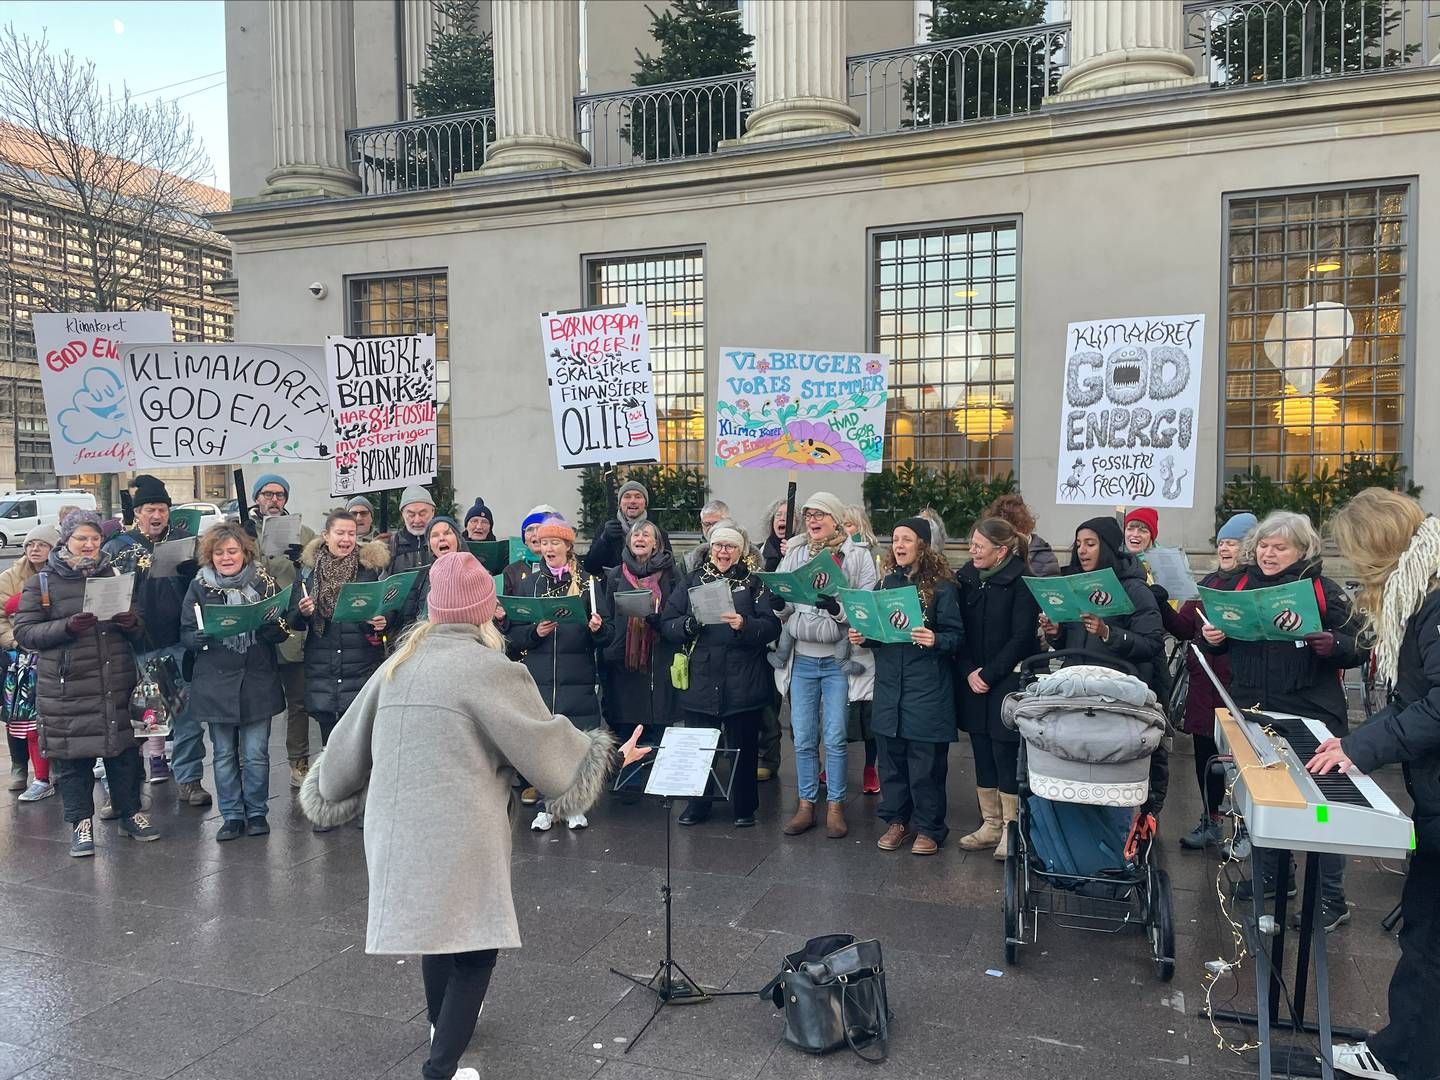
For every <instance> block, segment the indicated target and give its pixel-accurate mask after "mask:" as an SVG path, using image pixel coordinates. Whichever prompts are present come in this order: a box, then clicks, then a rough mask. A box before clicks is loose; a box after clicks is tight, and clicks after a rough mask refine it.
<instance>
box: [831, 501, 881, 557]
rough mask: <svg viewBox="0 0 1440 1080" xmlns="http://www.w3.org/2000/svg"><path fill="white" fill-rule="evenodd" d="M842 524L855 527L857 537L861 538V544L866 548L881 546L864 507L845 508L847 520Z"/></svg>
mask: <svg viewBox="0 0 1440 1080" xmlns="http://www.w3.org/2000/svg"><path fill="white" fill-rule="evenodd" d="M840 524H841V525H854V526H855V535H857V536H858V537H859V538H860V542H861V543H863V544H864V545H865V546H866V547H868V548H874V547H878V546H879V543H880V542H879V540H877V539H876V537H875V526H874V525H872V524H870V515H869V514H867V513H866V512H865V508H864V507H863V506H847V507H845V520H844V521H842V522H841V523H840Z"/></svg>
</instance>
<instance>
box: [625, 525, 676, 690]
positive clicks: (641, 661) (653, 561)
mask: <svg viewBox="0 0 1440 1080" xmlns="http://www.w3.org/2000/svg"><path fill="white" fill-rule="evenodd" d="M620 558H621V566H620V574H621V576H622V577H623V578H624V579H625V581H626V582H628V583H629V585H630V586H631V588H635V589H645V590H646V591H647V592H649V593H650V595H651V597H653V598H654V600H655V610H656V611H659V610H660V604H661V601H663V600H664V596H663V595H662V593H663V590H662V589H661V587H660V578H661V576H662V575H663V574H664V572H665V571H666V570H669V569H673V568H674V566H675V557H674V556H673V555H671V554H670V552H668V551H657V552H655V553H654V554H653V555H651V556H649V557H648V558H647V559H645V561H643V562H641V561H640V560H638V559H637V558H635V555H634V554H633V553H632V552H631V551H630V548H629V546H628V545H627V546H626V548H625V550H624V551H623V552H621V555H620ZM626 623H627V624H628V625H627V626H626V627H625V670H626V671H648V670H649V668H650V651H651V649H652V647H653V646H654V644H655V638H656V633H655V630H654V629H653V628H652V627H651V626H650V624H649V623H647V622H646V621H645V620H644V619H637V618H634V617H631V618H629V619H627V620H626Z"/></svg>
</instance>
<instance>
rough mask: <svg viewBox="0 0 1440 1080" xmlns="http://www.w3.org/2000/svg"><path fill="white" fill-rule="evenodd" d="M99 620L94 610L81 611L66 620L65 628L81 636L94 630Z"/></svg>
mask: <svg viewBox="0 0 1440 1080" xmlns="http://www.w3.org/2000/svg"><path fill="white" fill-rule="evenodd" d="M98 621H99V620H97V619H96V618H95V616H94V614H93V613H92V612H89V611H81V612H77V613H76V614H74V615H71V616H70V618H68V619H66V620H65V629H66V631H67V632H68V633H70V634H73V635H75V636H79V635H80V634H84V633H88V632H89V631H91V630H94V629H95V623H96V622H98Z"/></svg>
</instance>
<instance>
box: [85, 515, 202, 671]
mask: <svg viewBox="0 0 1440 1080" xmlns="http://www.w3.org/2000/svg"><path fill="white" fill-rule="evenodd" d="M189 536H190V530H189V529H187V528H186V527H185V524H184V522H181V521H176V522H174V523H172V524H171V525H170V527H169V528H167V529H166V530H165V532H164V533H163V534H161V536H160V539H158V540H151V539H149V538H148V537H146V536H145V535H144V534H143V533H141V532H140V527H139V526H138V525H132V526H131V527H130V528H128V529H122V530H121V531H120V532H118V533H116V534H115V535H114V536H112V537H111V538H110V539H109V540H108V541H107V542H106V544H105V547H104V548H103V549H102V550H103V551H104V552H105V554H106V555H108V556H109V557H110V564H111V565H112V566H114V567H115V569H116V571H117V572H119V573H121V574H134V575H135V607H136V609H137V610H138V611H139V612H140V617H141V618H142V619H144V620H145V638H144V640H143V641H141V643H140V645H139V646H137V647H138V648H139V649H141V650H142V651H144V652H148V651H150V650H152V649H163V648H165V647H167V646H169V645H174V644H175V643H177V642H178V641H179V640H180V615H181V605H182V603H183V601H184V599H185V590H186V588H187V587H188V586H189V584H190V577H188V576H180V575H177V576H176V577H166V578H152V577H151V576H150V569H149V567H150V557H151V555H152V554H153V553H154V551H155V547H156V545H157V544H163V543H165V542H166V541H169V540H184V539H186V538H187V537H189ZM194 572H195V571H194V569H193V568H191V570H190V574H191V576H193V575H194Z"/></svg>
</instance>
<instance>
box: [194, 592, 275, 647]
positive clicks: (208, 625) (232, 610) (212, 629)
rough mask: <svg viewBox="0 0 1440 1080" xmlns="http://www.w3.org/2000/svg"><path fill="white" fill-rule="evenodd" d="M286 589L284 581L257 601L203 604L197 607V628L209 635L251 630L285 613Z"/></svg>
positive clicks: (235, 633)
mask: <svg viewBox="0 0 1440 1080" xmlns="http://www.w3.org/2000/svg"><path fill="white" fill-rule="evenodd" d="M290 589H291V586H289V585H286V586H285V588H283V589H281V590H280V591H279V592H278V593H276V594H275V595H274V596H272V597H270V599H268V600H261V601H260V602H259V603H258V604H206V605H205V606H204V607H202V608H200V613H201V617H202V619H203V620H204V622H203V623H202V624H201V629H202V630H203V631H204V632H205V633H206V634H209V635H210V636H211V637H212V638H228V637H235V636H236V635H237V634H253V633H254V632H255V631H256V630H258V629H260V627H262V626H264V625H265V624H266V623H268V622H275V621H276V620H278V619H279V618H280V617H281V616H282V615H284V614H285V610H286V609H287V608H288V607H289V606H290ZM197 607H198V605H197Z"/></svg>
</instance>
